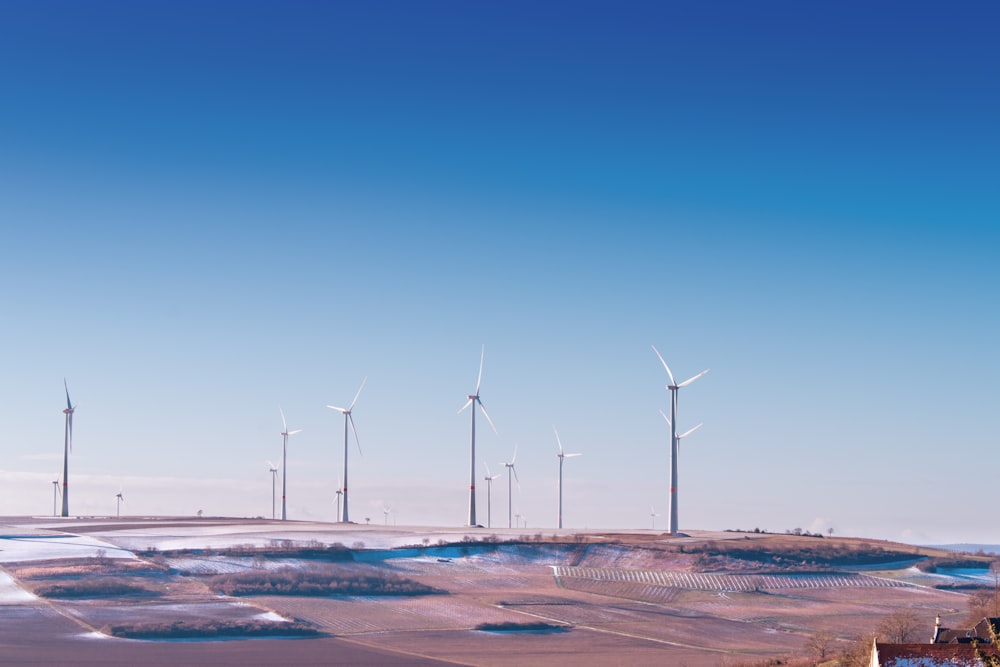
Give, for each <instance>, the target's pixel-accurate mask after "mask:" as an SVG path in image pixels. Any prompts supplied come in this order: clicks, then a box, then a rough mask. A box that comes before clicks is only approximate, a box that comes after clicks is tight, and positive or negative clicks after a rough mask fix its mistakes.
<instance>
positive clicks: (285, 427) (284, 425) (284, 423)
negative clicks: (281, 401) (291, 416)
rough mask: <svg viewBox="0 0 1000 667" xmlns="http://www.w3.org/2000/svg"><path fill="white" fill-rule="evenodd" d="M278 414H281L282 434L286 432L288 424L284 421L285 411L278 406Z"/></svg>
mask: <svg viewBox="0 0 1000 667" xmlns="http://www.w3.org/2000/svg"><path fill="white" fill-rule="evenodd" d="M278 412H279V413H281V432H282V433H284V432H285V431H287V430H288V422H286V421H285V411H284V410H282V409H281V406H280V405H279V406H278Z"/></svg>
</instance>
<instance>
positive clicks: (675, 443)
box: [651, 345, 709, 535]
mask: <svg viewBox="0 0 1000 667" xmlns="http://www.w3.org/2000/svg"><path fill="white" fill-rule="evenodd" d="M651 347H652V348H653V352H655V353H656V357H657V358H658V359H659V360H660V363H661V364H663V368H664V369H665V370H666V371H667V376H668V377H670V384H668V385H667V389H669V390H670V418H669V419H668V421H669V422H670V534H671V535H676V534H677V453H678V447H679V444H680V438H678V437H677V391H678V390H679V389H680V388H681V387H686V386H688V385H689V384H691V383H692V382H694V381H695V380H697V379H698V378H700V377H701V376H702V375H704V374H705V373H707V372H708V371H709V369H707V368H706V369H705V370H703V371H702V372H700V373H698V374H697V375H695V376H693V377H690V378H688V379H687V380H684V382H681V383H679V384H678V383H677V382H675V381H674V374H673V373H671V372H670V367H669V366H667V362H666V361H664V360H663V355H661V354H660V351H659V350H657V349H656V346H655V345H652V346H651ZM665 416H666V415H664V417H665ZM695 428H698V427H697V426H696V427H695ZM693 430H694V429H691V431H693ZM691 431H688V432H687V433H685V434H684V435H687V434H688V433H690V432H691ZM682 437H683V436H682Z"/></svg>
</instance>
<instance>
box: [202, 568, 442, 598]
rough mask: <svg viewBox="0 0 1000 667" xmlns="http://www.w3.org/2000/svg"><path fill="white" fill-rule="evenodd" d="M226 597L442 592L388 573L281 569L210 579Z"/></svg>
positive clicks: (323, 569)
mask: <svg viewBox="0 0 1000 667" xmlns="http://www.w3.org/2000/svg"><path fill="white" fill-rule="evenodd" d="M209 586H210V587H211V588H212V589H213V590H217V591H219V592H221V593H224V594H225V595H237V596H238V595H317V596H318V595H433V594H440V593H444V592H445V591H442V590H439V589H437V588H433V587H431V586H427V585H425V584H421V583H419V582H417V581H413V580H412V579H406V578H405V577H400V576H399V575H395V574H391V573H379V574H360V573H356V572H344V571H341V570H338V569H336V568H319V567H313V568H309V569H305V570H299V569H293V568H282V569H279V570H269V571H268V570H265V571H256V572H238V573H235V574H224V575H219V576H216V577H212V579H211V580H210V582H209Z"/></svg>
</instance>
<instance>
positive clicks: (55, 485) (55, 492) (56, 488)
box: [52, 477, 59, 516]
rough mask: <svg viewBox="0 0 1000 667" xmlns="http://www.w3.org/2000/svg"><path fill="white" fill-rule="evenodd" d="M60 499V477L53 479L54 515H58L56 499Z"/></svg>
mask: <svg viewBox="0 0 1000 667" xmlns="http://www.w3.org/2000/svg"><path fill="white" fill-rule="evenodd" d="M58 499H59V478H58V477H57V478H56V479H54V480H52V516H56V512H57V510H56V501H57V500H58Z"/></svg>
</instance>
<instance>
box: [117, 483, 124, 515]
mask: <svg viewBox="0 0 1000 667" xmlns="http://www.w3.org/2000/svg"><path fill="white" fill-rule="evenodd" d="M115 498H116V499H117V502H116V510H115V518H116V519H120V518H122V503H123V502H125V497H124V496H123V495H122V490H121V487H118V493H116V494H115Z"/></svg>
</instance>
